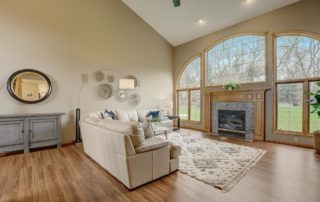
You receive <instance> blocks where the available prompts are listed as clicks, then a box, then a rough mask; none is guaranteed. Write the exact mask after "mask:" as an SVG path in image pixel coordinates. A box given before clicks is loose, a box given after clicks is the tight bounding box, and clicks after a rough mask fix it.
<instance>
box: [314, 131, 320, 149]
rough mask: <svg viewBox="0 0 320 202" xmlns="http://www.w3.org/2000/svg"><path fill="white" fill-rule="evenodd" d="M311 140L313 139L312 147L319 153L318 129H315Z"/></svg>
mask: <svg viewBox="0 0 320 202" xmlns="http://www.w3.org/2000/svg"><path fill="white" fill-rule="evenodd" d="M313 140H314V147H315V148H316V150H317V152H318V153H319V154H320V131H319V130H318V131H315V132H314V133H313Z"/></svg>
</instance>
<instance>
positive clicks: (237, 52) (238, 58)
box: [206, 34, 266, 86]
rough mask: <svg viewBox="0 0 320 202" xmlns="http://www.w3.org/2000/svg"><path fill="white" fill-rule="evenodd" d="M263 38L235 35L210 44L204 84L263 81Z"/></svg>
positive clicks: (260, 36)
mask: <svg viewBox="0 0 320 202" xmlns="http://www.w3.org/2000/svg"><path fill="white" fill-rule="evenodd" d="M265 40H266V37H265V35H258V34H249V35H238V36H234V37H231V38H228V39H225V40H223V41H221V42H219V43H217V44H215V45H214V46H213V47H211V48H210V49H209V50H208V51H207V52H206V53H207V54H206V57H207V70H206V79H207V80H206V85H207V86H216V85H224V84H226V83H228V82H236V83H252V82H264V81H265V79H266V78H265V77H266V76H265V75H266V73H265V69H266V68H265V67H266V62H265V61H266V50H265V49H266V47H265V44H266V41H265Z"/></svg>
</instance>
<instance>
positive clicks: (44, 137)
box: [29, 119, 57, 142]
mask: <svg viewBox="0 0 320 202" xmlns="http://www.w3.org/2000/svg"><path fill="white" fill-rule="evenodd" d="M56 129H57V120H56V119H42V120H30V121H29V134H30V141H31V142H40V141H48V140H55V139H57V135H56V134H57V133H56Z"/></svg>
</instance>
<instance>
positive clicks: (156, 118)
mask: <svg viewBox="0 0 320 202" xmlns="http://www.w3.org/2000/svg"><path fill="white" fill-rule="evenodd" d="M150 116H151V117H152V120H151V121H152V122H157V121H159V120H160V111H149V112H148V114H147V115H146V117H150Z"/></svg>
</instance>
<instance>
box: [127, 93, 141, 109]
mask: <svg viewBox="0 0 320 202" xmlns="http://www.w3.org/2000/svg"><path fill="white" fill-rule="evenodd" d="M140 101H141V97H140V95H139V94H132V95H129V96H128V105H129V106H131V107H135V106H137V105H139V104H140Z"/></svg>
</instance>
